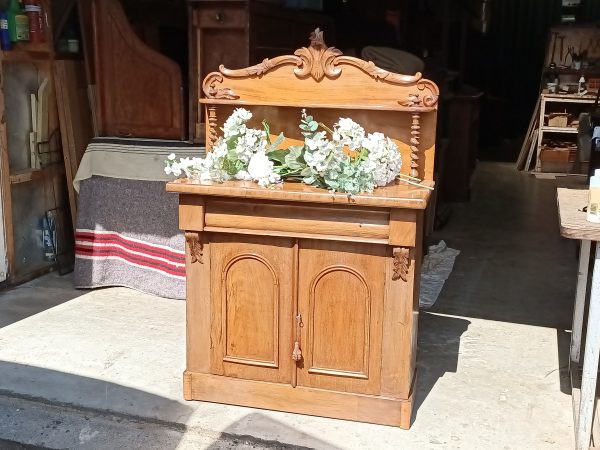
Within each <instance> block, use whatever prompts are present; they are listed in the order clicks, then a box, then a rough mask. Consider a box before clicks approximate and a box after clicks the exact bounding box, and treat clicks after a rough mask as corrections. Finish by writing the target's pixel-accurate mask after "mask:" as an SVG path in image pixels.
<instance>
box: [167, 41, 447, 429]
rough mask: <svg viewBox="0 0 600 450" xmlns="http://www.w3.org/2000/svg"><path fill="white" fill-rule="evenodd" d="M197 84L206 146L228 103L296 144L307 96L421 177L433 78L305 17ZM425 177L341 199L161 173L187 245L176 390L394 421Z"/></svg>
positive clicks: (405, 359) (412, 335)
mask: <svg viewBox="0 0 600 450" xmlns="http://www.w3.org/2000/svg"><path fill="white" fill-rule="evenodd" d="M359 87H360V89H359ZM203 92H204V98H203V99H202V100H201V102H202V104H204V105H205V107H206V114H207V117H209V121H208V129H207V136H208V138H209V139H208V147H209V149H210V146H211V145H212V144H213V142H214V139H215V138H216V133H217V131H216V130H217V129H218V127H219V126H221V125H222V123H223V121H224V120H225V119H226V118H227V117H228V115H229V112H230V111H231V109H232V108H234V107H238V106H243V107H245V108H249V109H251V110H252V111H253V113H254V117H253V119H252V120H254V121H255V122H254V123H252V122H251V123H250V126H260V121H261V120H262V119H263V118H264V119H267V120H268V121H269V123H270V124H271V129H272V130H275V129H276V133H279V132H280V131H282V132H284V134H285V136H287V137H288V138H287V143H286V145H293V144H295V143H298V142H300V139H301V136H300V133H299V130H297V124H298V123H299V118H300V111H301V109H302V108H303V107H307V108H308V109H309V113H310V114H312V115H314V116H315V118H318V120H320V121H322V122H324V123H335V122H337V119H338V118H339V117H348V116H349V117H352V118H353V119H354V120H356V121H357V122H359V123H361V124H362V125H363V126H365V128H366V130H367V131H368V132H373V131H381V132H383V133H385V134H386V135H387V136H390V137H392V138H393V139H394V140H395V141H396V142H397V143H398V145H399V148H400V150H401V152H402V156H403V172H404V173H406V174H412V175H413V176H419V177H420V178H422V179H423V180H424V181H423V183H422V184H423V185H424V186H427V187H432V186H433V182H432V181H431V180H432V173H433V161H434V152H435V143H434V136H435V126H436V111H437V97H438V90H437V87H436V86H435V84H433V83H432V82H430V81H428V80H425V79H422V78H421V75H420V74H417V75H416V76H404V75H398V74H392V73H389V72H387V71H385V70H382V69H379V68H377V67H375V66H374V65H373V64H372V63H369V62H366V61H362V60H360V59H356V58H351V57H345V56H343V55H341V52H339V51H338V50H336V49H335V48H331V47H330V48H328V47H327V46H326V45H325V43H324V41H323V38H322V34H321V33H320V32H318V30H317V32H315V33H314V34H313V35H312V39H311V45H310V47H308V48H302V49H300V50H298V51H297V52H296V53H295V54H294V55H286V56H281V57H277V58H274V59H271V60H267V61H264V62H263V63H261V64H259V65H257V66H253V67H249V68H247V69H241V70H228V69H224V68H223V69H221V70H220V71H219V72H216V73H212V74H210V75H208V77H207V78H206V79H205V80H204V83H203ZM283 92H286V93H287V94H286V95H283V94H282V93H283ZM424 186H412V185H408V184H404V183H400V182H398V183H397V184H394V185H391V186H387V187H383V188H379V189H377V190H376V191H375V192H374V193H373V194H364V195H362V194H361V195H356V196H352V197H349V196H347V195H345V194H338V193H331V192H328V191H327V190H324V189H318V188H314V187H310V186H306V185H303V184H300V183H287V182H286V183H283V184H282V185H279V186H276V187H273V188H261V187H259V186H258V185H257V184H254V183H251V182H237V181H236V182H234V181H231V182H225V183H222V184H219V183H210V182H209V183H206V182H194V181H191V180H185V179H183V180H177V181H175V182H172V183H169V184H168V185H167V189H168V190H169V191H170V192H176V193H179V203H180V208H179V221H180V227H181V228H182V229H183V230H185V235H186V242H187V246H186V254H187V259H186V268H187V283H188V284H187V368H186V371H185V374H184V397H185V398H186V399H188V400H205V401H213V402H221V403H228V404H236V405H244V406H251V407H258V408H268V409H274V410H281V411H290V412H296V413H304V414H311V415H321V416H326V417H336V418H342V419H350V420H357V421H366V422H373V423H380V424H387V425H394V426H400V427H403V428H408V427H409V426H410V417H411V409H412V402H413V392H414V383H415V360H416V351H417V317H418V302H419V274H420V265H421V256H422V255H421V240H422V233H421V230H422V228H423V215H424V214H423V213H424V209H425V208H426V206H427V203H428V199H429V197H430V193H431V190H430V189H428V188H427V187H424Z"/></svg>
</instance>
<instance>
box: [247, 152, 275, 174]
mask: <svg viewBox="0 0 600 450" xmlns="http://www.w3.org/2000/svg"><path fill="white" fill-rule="evenodd" d="M272 171H273V163H272V162H271V161H269V158H268V157H267V155H266V154H265V153H263V152H260V153H255V154H254V155H252V158H250V163H249V164H248V174H249V175H250V176H251V177H252V179H254V180H258V179H260V178H264V177H268V176H269V174H270V173H271V172H272Z"/></svg>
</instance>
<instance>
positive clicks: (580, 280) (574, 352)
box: [571, 239, 591, 362]
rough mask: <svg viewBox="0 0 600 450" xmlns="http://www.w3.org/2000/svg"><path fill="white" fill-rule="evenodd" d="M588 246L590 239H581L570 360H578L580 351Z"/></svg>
mask: <svg viewBox="0 0 600 450" xmlns="http://www.w3.org/2000/svg"><path fill="white" fill-rule="evenodd" d="M590 247H591V242H590V241H588V240H585V239H584V240H582V241H581V247H580V248H581V249H580V251H579V270H578V271H577V272H578V273H577V290H576V294H575V307H574V308H573V330H572V333H571V361H574V362H579V354H580V352H581V336H582V331H583V313H584V311H585V294H586V292H587V284H588V269H589V264H590Z"/></svg>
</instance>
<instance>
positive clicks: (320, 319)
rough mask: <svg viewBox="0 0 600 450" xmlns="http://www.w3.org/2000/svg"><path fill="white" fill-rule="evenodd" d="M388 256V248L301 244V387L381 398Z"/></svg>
mask: <svg viewBox="0 0 600 450" xmlns="http://www.w3.org/2000/svg"><path fill="white" fill-rule="evenodd" d="M385 256H386V247H385V246H383V245H371V244H356V243H351V242H331V241H301V244H300V250H299V278H298V284H299V298H298V300H299V312H300V313H301V314H302V326H301V327H300V329H301V347H302V353H303V359H302V361H301V362H300V363H299V365H298V385H302V386H311V387H316V388H322V389H331V390H336V391H342V392H356V393H363V394H378V393H379V390H380V373H381V367H380V365H381V329H382V327H381V323H382V308H383V299H384V289H385Z"/></svg>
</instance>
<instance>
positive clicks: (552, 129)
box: [542, 126, 578, 133]
mask: <svg viewBox="0 0 600 450" xmlns="http://www.w3.org/2000/svg"><path fill="white" fill-rule="evenodd" d="M542 131H544V132H549V133H577V131H578V130H577V128H575V127H548V126H543V127H542Z"/></svg>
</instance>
